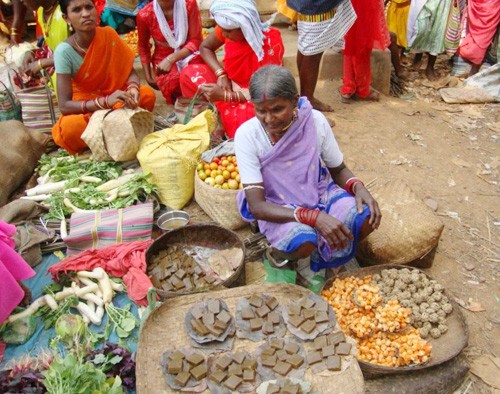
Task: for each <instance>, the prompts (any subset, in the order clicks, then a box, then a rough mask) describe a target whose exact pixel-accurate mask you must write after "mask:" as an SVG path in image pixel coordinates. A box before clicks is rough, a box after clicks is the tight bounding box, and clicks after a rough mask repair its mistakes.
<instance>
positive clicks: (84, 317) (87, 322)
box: [82, 315, 90, 324]
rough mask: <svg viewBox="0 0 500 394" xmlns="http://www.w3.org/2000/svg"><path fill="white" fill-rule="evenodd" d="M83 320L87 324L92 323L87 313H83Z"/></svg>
mask: <svg viewBox="0 0 500 394" xmlns="http://www.w3.org/2000/svg"><path fill="white" fill-rule="evenodd" d="M82 320H83V322H84V323H85V324H89V323H90V319H89V318H88V317H87V316H85V315H82Z"/></svg>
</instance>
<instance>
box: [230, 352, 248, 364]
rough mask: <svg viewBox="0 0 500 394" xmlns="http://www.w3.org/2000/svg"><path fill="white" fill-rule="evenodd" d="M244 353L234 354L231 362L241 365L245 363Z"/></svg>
mask: <svg viewBox="0 0 500 394" xmlns="http://www.w3.org/2000/svg"><path fill="white" fill-rule="evenodd" d="M245 358H246V356H245V353H243V352H238V353H234V354H233V361H234V362H236V363H238V364H240V365H241V364H243V362H244V361H245Z"/></svg>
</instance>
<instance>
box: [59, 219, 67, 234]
mask: <svg viewBox="0 0 500 394" xmlns="http://www.w3.org/2000/svg"><path fill="white" fill-rule="evenodd" d="M59 233H60V234H61V238H62V239H64V238H66V237H67V236H68V226H67V225H66V219H64V218H63V219H62V220H61V228H60V229H59Z"/></svg>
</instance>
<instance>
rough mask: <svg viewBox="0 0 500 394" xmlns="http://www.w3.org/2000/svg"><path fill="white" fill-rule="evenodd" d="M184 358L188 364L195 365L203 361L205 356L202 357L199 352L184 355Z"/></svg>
mask: <svg viewBox="0 0 500 394" xmlns="http://www.w3.org/2000/svg"><path fill="white" fill-rule="evenodd" d="M186 360H187V362H188V363H189V364H192V365H194V366H196V365H200V364H201V363H202V362H203V361H205V357H203V356H202V355H201V354H200V353H191V354H190V355H189V356H187V357H186Z"/></svg>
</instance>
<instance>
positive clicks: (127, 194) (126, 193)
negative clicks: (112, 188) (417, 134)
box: [118, 189, 130, 197]
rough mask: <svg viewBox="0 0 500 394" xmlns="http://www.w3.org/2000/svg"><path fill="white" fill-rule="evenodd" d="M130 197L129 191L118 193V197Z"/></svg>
mask: <svg viewBox="0 0 500 394" xmlns="http://www.w3.org/2000/svg"><path fill="white" fill-rule="evenodd" d="M128 196H130V190H128V189H126V190H122V191H121V192H118V197H128Z"/></svg>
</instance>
